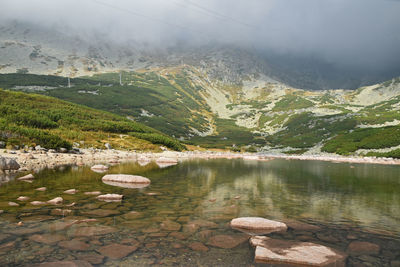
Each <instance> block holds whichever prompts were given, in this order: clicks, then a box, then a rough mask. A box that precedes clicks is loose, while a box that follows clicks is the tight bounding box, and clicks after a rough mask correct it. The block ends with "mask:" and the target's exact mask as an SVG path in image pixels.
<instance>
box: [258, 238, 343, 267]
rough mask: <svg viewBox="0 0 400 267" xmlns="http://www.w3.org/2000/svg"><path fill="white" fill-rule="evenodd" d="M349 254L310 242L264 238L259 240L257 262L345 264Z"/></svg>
mask: <svg viewBox="0 0 400 267" xmlns="http://www.w3.org/2000/svg"><path fill="white" fill-rule="evenodd" d="M346 258H347V255H345V254H344V253H341V252H338V251H336V250H334V249H331V248H328V247H326V246H322V245H319V244H314V243H309V242H297V241H286V240H278V239H270V238H268V239H263V240H258V241H257V246H256V252H255V262H256V263H268V264H287V265H296V266H297V265H299V266H343V267H344V266H345V262H346Z"/></svg>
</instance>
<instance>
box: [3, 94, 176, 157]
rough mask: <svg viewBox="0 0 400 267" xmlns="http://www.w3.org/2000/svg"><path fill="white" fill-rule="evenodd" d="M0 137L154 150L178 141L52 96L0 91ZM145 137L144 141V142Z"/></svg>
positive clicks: (31, 143) (34, 142)
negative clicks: (108, 144) (107, 144)
mask: <svg viewBox="0 0 400 267" xmlns="http://www.w3.org/2000/svg"><path fill="white" fill-rule="evenodd" d="M0 139H1V140H2V141H5V142H6V143H7V145H20V146H21V145H27V146H34V145H40V146H42V147H45V148H53V149H56V148H61V147H64V148H68V149H70V148H71V147H72V144H73V143H74V142H78V143H79V144H80V147H99V148H104V144H105V143H110V144H111V145H112V146H113V147H115V148H124V149H138V150H156V149H158V146H156V145H155V144H160V145H164V146H167V147H169V148H172V149H175V150H182V149H184V146H183V145H182V144H180V143H179V142H178V141H177V140H175V139H173V138H171V137H169V136H166V135H164V134H162V133H160V132H159V131H157V130H154V129H152V128H150V127H148V126H145V125H143V124H140V123H137V122H133V121H130V120H128V119H126V118H124V117H121V116H118V115H115V114H111V113H108V112H104V111H99V110H95V109H92V108H88V107H84V106H81V105H77V104H72V103H68V102H65V101H62V100H58V99H56V98H53V97H48V96H41V95H37V94H26V93H22V92H11V91H6V90H0ZM146 140H147V141H146Z"/></svg>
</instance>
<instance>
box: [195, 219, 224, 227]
mask: <svg viewBox="0 0 400 267" xmlns="http://www.w3.org/2000/svg"><path fill="white" fill-rule="evenodd" d="M189 224H194V225H197V226H198V227H207V228H217V227H218V224H216V223H215V222H210V221H206V220H202V219H199V220H194V221H190V222H189Z"/></svg>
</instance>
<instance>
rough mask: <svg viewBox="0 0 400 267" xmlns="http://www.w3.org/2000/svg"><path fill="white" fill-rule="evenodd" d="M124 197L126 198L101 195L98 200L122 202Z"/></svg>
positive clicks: (116, 195)
mask: <svg viewBox="0 0 400 267" xmlns="http://www.w3.org/2000/svg"><path fill="white" fill-rule="evenodd" d="M123 197H124V196H123V195H119V194H105V195H99V196H97V197H96V198H97V199H98V200H102V201H121V200H122V198H123Z"/></svg>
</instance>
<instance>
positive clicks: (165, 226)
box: [161, 220, 181, 231]
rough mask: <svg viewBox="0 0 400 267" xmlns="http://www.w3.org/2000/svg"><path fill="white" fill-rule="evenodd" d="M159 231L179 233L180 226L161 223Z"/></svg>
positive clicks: (166, 222)
mask: <svg viewBox="0 0 400 267" xmlns="http://www.w3.org/2000/svg"><path fill="white" fill-rule="evenodd" d="M161 229H163V230H166V231H179V230H180V229H181V225H180V224H179V223H177V222H174V221H170V220H167V221H164V222H162V223H161Z"/></svg>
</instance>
